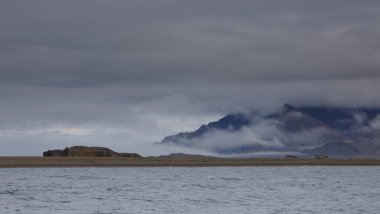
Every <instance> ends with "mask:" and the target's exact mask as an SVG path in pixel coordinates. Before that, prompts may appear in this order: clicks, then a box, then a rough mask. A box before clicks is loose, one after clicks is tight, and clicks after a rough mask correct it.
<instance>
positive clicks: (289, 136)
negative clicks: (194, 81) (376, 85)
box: [159, 104, 380, 156]
mask: <svg viewBox="0 0 380 214" xmlns="http://www.w3.org/2000/svg"><path fill="white" fill-rule="evenodd" d="M159 144H161V145H164V144H165V145H177V146H183V147H188V148H197V149H204V150H206V151H209V152H214V153H217V154H221V155H246V154H253V155H254V154H266V153H267V154H285V153H287V154H288V153H296V154H302V155H318V154H323V155H331V156H378V155H380V109H379V108H338V107H293V106H291V105H289V104H285V105H284V106H283V107H282V108H281V109H280V110H278V111H277V112H274V113H270V114H262V113H260V112H251V113H245V114H243V113H237V114H229V115H226V116H225V117H223V118H221V119H220V120H218V121H215V122H210V123H209V124H207V125H202V126H201V127H200V128H199V129H197V130H195V131H193V132H181V133H178V134H175V135H171V136H167V137H165V138H164V139H163V140H162V141H161V142H160V143H159Z"/></svg>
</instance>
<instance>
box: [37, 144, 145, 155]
mask: <svg viewBox="0 0 380 214" xmlns="http://www.w3.org/2000/svg"><path fill="white" fill-rule="evenodd" d="M43 156H44V157H133V158H137V157H141V155H139V154H136V153H117V152H114V151H112V150H111V149H108V148H105V147H87V146H73V147H67V148H65V149H63V150H48V151H45V152H44V153H43Z"/></svg>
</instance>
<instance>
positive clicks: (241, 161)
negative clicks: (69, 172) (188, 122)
mask: <svg viewBox="0 0 380 214" xmlns="http://www.w3.org/2000/svg"><path fill="white" fill-rule="evenodd" d="M244 166H247V167H249V166H252V167H259V166H380V158H339V159H338V158H331V159H313V158H294V159H290V158H234V159H232V158H214V157H207V158H203V157H202V158H183V157H175V158H173V157H170V158H163V157H144V158H122V157H0V168H47V167H244Z"/></svg>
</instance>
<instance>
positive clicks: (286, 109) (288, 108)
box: [280, 103, 297, 113]
mask: <svg viewBox="0 0 380 214" xmlns="http://www.w3.org/2000/svg"><path fill="white" fill-rule="evenodd" d="M280 111H281V112H282V113H286V112H294V111H297V109H296V108H295V107H294V106H292V105H290V104H287V103H285V104H284V105H283V106H282V108H281V110H280Z"/></svg>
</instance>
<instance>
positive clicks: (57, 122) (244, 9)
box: [0, 0, 380, 155]
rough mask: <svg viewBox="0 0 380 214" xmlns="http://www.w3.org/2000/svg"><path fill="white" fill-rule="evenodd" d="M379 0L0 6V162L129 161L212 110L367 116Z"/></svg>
mask: <svg viewBox="0 0 380 214" xmlns="http://www.w3.org/2000/svg"><path fill="white" fill-rule="evenodd" d="M379 38H380V1H378V0H374V1H365V0H363V1H356V0H355V1H349V0H341V1H334V0H325V1H323V0H319V1H308V0H298V1H274V0H273V1H270V0H263V1H251V0H249V1H248V0H247V1H240V0H233V1H231V0H228V1H227V0H213V1H212V0H191V1H189V0H183V1H181V0H146V1H145V0H144V1H142V0H128V1H124V0H120V1H112V0H91V1H90V0H87V1H80V0H65V1H55V0H51V1H38V0H34V1H28V0H25V1H14V0H2V1H1V2H0V148H1V149H0V155H41V153H42V151H43V150H47V149H59V148H64V147H66V146H73V145H88V146H91V145H93V146H95V145H96V146H106V147H109V148H111V149H114V150H117V151H124V152H139V153H141V154H143V155H154V154H163V153H169V152H171V151H172V150H171V149H163V148H156V147H154V146H152V145H151V143H153V142H156V141H160V140H161V139H162V138H163V137H165V136H167V135H169V134H175V133H177V132H179V131H191V130H193V129H195V128H197V127H198V126H199V125H201V124H203V123H208V122H210V121H212V120H215V119H218V118H219V117H222V116H223V115H224V114H226V113H230V112H241V111H252V110H258V111H272V110H276V109H278V108H280V107H281V105H282V104H283V103H285V102H286V103H290V104H293V105H296V106H300V105H328V106H380V99H379V95H380V93H379V91H380V39H379Z"/></svg>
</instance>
